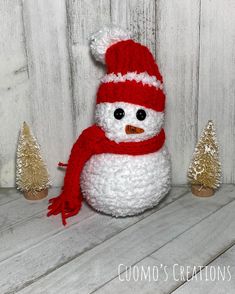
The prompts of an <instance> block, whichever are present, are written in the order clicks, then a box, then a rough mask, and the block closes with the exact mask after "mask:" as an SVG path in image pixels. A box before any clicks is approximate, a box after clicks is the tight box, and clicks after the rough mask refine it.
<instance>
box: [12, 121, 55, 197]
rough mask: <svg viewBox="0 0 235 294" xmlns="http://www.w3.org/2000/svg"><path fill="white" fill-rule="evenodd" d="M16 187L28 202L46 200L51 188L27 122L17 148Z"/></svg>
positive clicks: (24, 124) (37, 146) (38, 149)
mask: <svg viewBox="0 0 235 294" xmlns="http://www.w3.org/2000/svg"><path fill="white" fill-rule="evenodd" d="M16 186H17V189H19V190H20V191H22V192H23V193H24V196H25V198H26V199H28V200H39V199H43V198H45V197H46V196H47V194H48V188H49V186H50V180H49V174H48V171H47V167H46V165H45V163H44V161H43V159H42V156H41V152H40V148H39V145H38V143H37V141H36V139H35V137H34V136H33V135H32V134H31V132H30V128H29V126H28V125H27V123H26V122H24V123H23V127H22V129H21V132H20V136H19V142H18V146H17V154H16Z"/></svg>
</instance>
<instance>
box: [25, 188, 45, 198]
mask: <svg viewBox="0 0 235 294" xmlns="http://www.w3.org/2000/svg"><path fill="white" fill-rule="evenodd" d="M47 195H48V189H45V190H42V191H27V192H26V191H25V192H24V197H25V198H26V199H27V200H41V199H44V198H46V197H47Z"/></svg>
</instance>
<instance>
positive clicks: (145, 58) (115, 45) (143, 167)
mask: <svg viewBox="0 0 235 294" xmlns="http://www.w3.org/2000/svg"><path fill="white" fill-rule="evenodd" d="M91 51H92V54H93V55H94V57H95V58H96V60H98V61H101V62H103V63H105V64H106V68H107V74H106V75H105V76H104V77H103V78H102V79H101V83H100V86H99V88H98V92H97V104H96V108H95V125H93V126H91V127H89V128H88V129H86V130H85V131H83V133H82V134H81V135H80V137H79V138H78V140H77V141H76V143H75V144H74V146H73V149H72V151H71V155H70V158H69V161H68V165H67V170H66V175H65V180H64V186H63V189H62V192H61V194H60V196H59V197H57V198H54V199H52V200H51V205H50V206H49V210H50V212H49V213H48V215H51V214H58V213H60V212H61V213H62V219H63V223H64V224H65V223H66V218H67V217H70V216H72V215H75V214H77V213H78V211H79V210H80V207H81V203H82V197H84V198H85V199H86V201H87V202H88V203H89V204H90V206H92V207H93V208H94V209H96V210H97V211H100V212H103V213H106V214H110V215H112V216H116V217H119V216H130V215H135V214H139V213H141V212H143V211H145V210H146V209H149V208H151V207H154V206H155V205H157V204H158V203H159V201H160V200H161V199H162V198H163V197H164V196H165V195H166V194H167V193H168V191H169V189H170V183H171V181H170V174H171V169H170V158H169V154H168V151H167V148H166V146H165V133H164V130H163V122H164V108H165V94H164V90H163V80H162V76H161V74H160V72H159V70H158V66H157V64H156V63H155V61H154V58H153V56H152V54H151V53H150V51H149V50H148V48H147V47H145V46H143V45H141V44H139V43H137V42H135V41H133V40H132V39H131V38H130V35H129V33H126V32H125V31H124V30H122V29H120V28H117V27H105V28H104V29H102V30H100V31H98V32H97V33H95V34H94V35H93V36H92V39H91Z"/></svg>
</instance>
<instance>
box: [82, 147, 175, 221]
mask: <svg viewBox="0 0 235 294" xmlns="http://www.w3.org/2000/svg"><path fill="white" fill-rule="evenodd" d="M170 184H171V168H170V158H169V154H168V151H167V149H166V148H165V147H163V148H162V149H161V150H159V151H157V152H154V153H150V154H146V155H140V156H131V155H117V154H108V153H104V154H100V155H94V156H92V157H91V159H90V160H89V161H88V162H87V163H86V164H85V166H84V168H83V171H82V174H81V190H82V193H83V195H84V197H85V198H86V200H87V202H88V203H89V204H90V205H91V206H92V207H93V208H94V209H96V210H98V211H101V212H104V213H106V214H111V215H113V216H116V217H118V216H128V215H135V214H138V213H141V212H143V211H144V210H146V209H149V208H151V207H154V206H155V205H157V204H158V203H159V201H160V200H161V199H162V198H164V196H166V194H167V193H168V192H169V190H170Z"/></svg>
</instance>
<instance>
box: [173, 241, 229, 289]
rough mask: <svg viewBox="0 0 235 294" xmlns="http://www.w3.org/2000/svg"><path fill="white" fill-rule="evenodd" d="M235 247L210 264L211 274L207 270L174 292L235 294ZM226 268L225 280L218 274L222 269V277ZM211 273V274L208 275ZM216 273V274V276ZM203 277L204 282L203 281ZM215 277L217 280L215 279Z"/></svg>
mask: <svg viewBox="0 0 235 294" xmlns="http://www.w3.org/2000/svg"><path fill="white" fill-rule="evenodd" d="M234 260H235V246H233V247H231V248H230V249H228V250H227V251H226V252H225V253H223V254H222V255H220V256H219V257H218V258H217V259H216V260H215V261H213V262H212V263H210V264H209V265H208V267H209V268H210V267H211V268H212V270H211V272H212V274H210V270H208V269H207V275H206V269H204V270H203V271H202V273H201V274H197V275H196V276H195V277H193V278H192V280H190V281H189V282H187V283H185V284H184V285H183V286H181V287H180V288H178V289H177V290H176V291H174V292H172V293H174V294H188V293H189V292H190V293H193V294H201V293H208V294H212V293H213V294H216V293H218V294H222V293H224V294H234V289H235V279H234V275H235V266H234ZM224 267H225V275H224V277H225V278H224V280H223V278H222V276H221V275H219V274H218V271H219V270H218V268H220V269H221V271H222V275H223V272H224ZM208 271H209V274H208ZM214 272H216V274H215V275H214ZM201 276H202V280H201ZM214 277H215V279H214Z"/></svg>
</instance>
